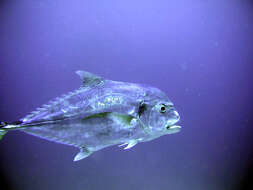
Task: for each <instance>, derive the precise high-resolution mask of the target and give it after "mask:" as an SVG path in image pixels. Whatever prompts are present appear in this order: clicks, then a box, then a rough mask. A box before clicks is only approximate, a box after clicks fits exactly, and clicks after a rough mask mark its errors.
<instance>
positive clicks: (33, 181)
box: [0, 0, 253, 190]
mask: <svg viewBox="0 0 253 190" xmlns="http://www.w3.org/2000/svg"><path fill="white" fill-rule="evenodd" d="M252 64H253V3H252V1H247V0H242V1H238V0H205V1H203V0H145V1H144V0H127V1H126V0H106V1H105V0H92V1H91V0H73V1H67V0H36V1H34V0H10V1H7V0H2V1H1V2H0V93H1V94H0V120H4V121H15V120H18V119H20V118H22V117H23V116H25V115H26V114H28V113H29V112H31V111H33V110H34V109H35V108H36V107H39V106H40V105H42V104H44V103H46V102H48V101H49V100H51V99H52V98H54V97H57V96H59V95H61V94H64V93H66V92H68V91H72V90H74V89H76V88H79V86H80V83H81V81H80V79H79V77H78V76H77V75H76V74H75V71H76V70H80V69H81V70H86V71H89V72H93V73H96V74H98V75H101V76H103V77H105V78H108V79H112V80H119V81H127V82H134V83H144V84H150V85H152V86H155V87H158V88H160V89H162V90H163V91H164V92H166V93H167V94H168V96H169V97H170V98H171V100H172V101H173V102H174V103H175V105H176V108H177V109H178V111H179V113H180V115H181V122H180V125H182V126H183V129H182V131H181V132H180V133H178V134H174V135H167V136H163V137H161V138H159V139H156V140H154V141H151V142H147V143H141V144H138V145H137V146H135V147H134V148H132V149H130V150H127V151H125V150H123V149H122V148H118V147H116V146H114V147H110V148H106V149H104V150H102V151H99V152H96V153H95V154H93V155H92V156H90V157H89V158H87V159H85V160H82V161H80V162H75V163H74V162H72V160H73V157H74V155H75V154H76V153H77V152H78V150H77V149H76V148H73V147H70V146H65V145H61V144H56V143H53V142H49V141H46V140H43V139H40V138H37V137H33V136H30V135H27V134H25V133H22V132H10V133H9V134H8V135H6V137H4V139H3V140H2V141H1V143H0V176H1V178H0V185H1V187H0V189H1V190H9V189H11V190H23V189H25V190H35V189H36V190H56V189H61V190H70V189H74V190H214V189H215V190H228V189H229V190H230V189H244V188H245V187H246V186H245V183H246V182H248V181H247V179H249V177H252V175H251V174H252V173H250V172H252V170H250V166H252V165H250V164H252V144H253V142H252V137H253V134H252V131H253V130H252V126H253V125H252V124H253V121H252V95H253V93H252V82H253V80H252V78H253V77H252V74H253V73H252V71H253V65H252Z"/></svg>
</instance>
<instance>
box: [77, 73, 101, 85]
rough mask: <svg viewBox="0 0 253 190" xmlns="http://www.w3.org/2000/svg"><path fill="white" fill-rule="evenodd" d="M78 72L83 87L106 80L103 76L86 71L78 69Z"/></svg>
mask: <svg viewBox="0 0 253 190" xmlns="http://www.w3.org/2000/svg"><path fill="white" fill-rule="evenodd" d="M76 74H78V75H79V76H80V78H81V80H82V82H83V84H82V86H83V87H89V86H96V85H98V84H100V83H101V82H103V81H104V79H103V78H102V77H100V76H97V75H95V74H92V73H89V72H86V71H76Z"/></svg>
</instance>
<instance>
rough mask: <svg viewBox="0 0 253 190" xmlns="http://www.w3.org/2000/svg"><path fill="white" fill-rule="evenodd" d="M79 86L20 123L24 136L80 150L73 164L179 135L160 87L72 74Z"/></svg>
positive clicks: (174, 114)
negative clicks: (96, 154) (110, 150)
mask: <svg viewBox="0 0 253 190" xmlns="http://www.w3.org/2000/svg"><path fill="white" fill-rule="evenodd" d="M77 74H78V75H79V76H80V77H81V79H82V82H83V84H82V86H81V87H80V88H79V89H78V90H76V91H74V92H71V93H69V94H67V95H63V96H62V97H59V98H56V99H55V100H53V101H51V102H49V103H48V104H46V105H43V106H42V107H41V108H38V109H37V110H36V111H34V112H32V113H31V114H29V115H27V116H26V117H24V118H23V119H21V120H20V122H21V123H20V124H18V125H9V126H8V125H7V126H5V127H4V128H6V129H11V128H12V127H13V128H16V129H19V130H22V131H25V132H26V133H29V134H32V135H35V136H38V137H41V138H44V139H47V140H51V141H55V142H59V143H63V144H67V145H72V146H75V147H78V148H80V152H79V153H78V154H77V155H76V156H75V158H74V161H77V160H81V159H83V158H86V157H87V156H89V155H90V154H92V153H93V152H95V151H98V150H100V149H103V148H105V147H108V146H112V145H119V144H121V145H122V146H123V145H126V147H125V149H128V148H131V147H133V146H134V145H136V144H137V143H139V142H145V141H149V140H152V139H155V138H158V137H160V136H162V135H165V134H171V133H175V132H178V131H179V130H180V126H177V125H174V124H175V123H176V122H178V121H179V115H178V112H177V111H176V110H175V108H174V106H173V103H172V102H171V101H170V100H169V99H168V97H167V96H166V95H165V94H164V93H163V92H162V91H160V90H159V89H157V88H154V87H149V86H147V85H140V84H133V83H127V82H117V81H112V80H106V79H103V78H102V77H99V76H96V75H94V74H91V73H88V72H85V71H77Z"/></svg>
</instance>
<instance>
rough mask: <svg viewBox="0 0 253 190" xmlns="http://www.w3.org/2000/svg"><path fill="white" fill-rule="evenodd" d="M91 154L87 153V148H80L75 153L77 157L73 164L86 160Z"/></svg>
mask: <svg viewBox="0 0 253 190" xmlns="http://www.w3.org/2000/svg"><path fill="white" fill-rule="evenodd" d="M92 153H93V152H91V151H89V150H88V149H87V148H85V147H81V148H80V152H79V153H77V155H76V156H75V158H74V160H73V161H74V162H76V161H79V160H82V159H84V158H87V157H88V156H89V155H91V154H92Z"/></svg>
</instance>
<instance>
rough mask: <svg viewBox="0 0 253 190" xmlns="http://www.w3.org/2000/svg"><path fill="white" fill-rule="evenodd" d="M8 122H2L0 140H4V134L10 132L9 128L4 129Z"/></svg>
mask: <svg viewBox="0 0 253 190" xmlns="http://www.w3.org/2000/svg"><path fill="white" fill-rule="evenodd" d="M7 125H8V123H6V122H3V121H1V122H0V140H2V138H3V136H4V135H5V134H6V133H7V132H8V131H7V129H4V127H6V126H7Z"/></svg>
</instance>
